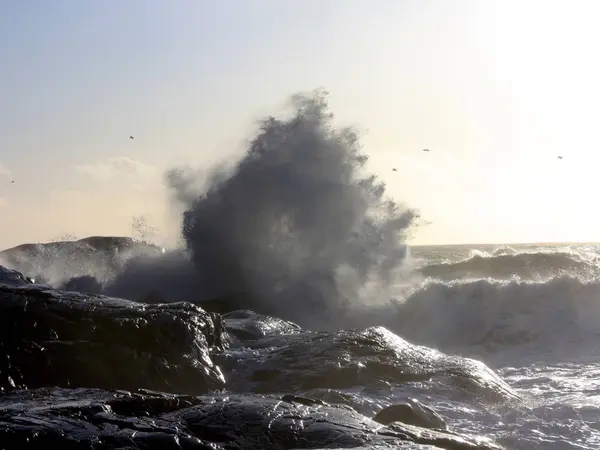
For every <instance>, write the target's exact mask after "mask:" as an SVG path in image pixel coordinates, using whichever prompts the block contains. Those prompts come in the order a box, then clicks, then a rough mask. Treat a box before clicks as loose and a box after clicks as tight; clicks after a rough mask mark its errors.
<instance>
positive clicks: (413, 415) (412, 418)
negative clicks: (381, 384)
mask: <svg viewBox="0 0 600 450" xmlns="http://www.w3.org/2000/svg"><path fill="white" fill-rule="evenodd" d="M373 420H374V421H375V422H379V423H380V424H382V425H389V424H390V423H392V422H402V423H405V424H408V425H416V426H418V427H422V428H437V429H440V430H446V429H447V425H446V423H445V422H444V419H443V418H442V416H440V415H439V414H438V413H436V412H435V411H434V410H433V409H431V408H429V407H427V406H425V405H423V404H422V403H421V402H419V401H418V400H416V399H409V400H408V401H407V402H406V403H401V404H397V405H391V406H388V407H387V408H383V409H382V410H381V411H379V412H378V413H377V415H376V416H375V417H373Z"/></svg>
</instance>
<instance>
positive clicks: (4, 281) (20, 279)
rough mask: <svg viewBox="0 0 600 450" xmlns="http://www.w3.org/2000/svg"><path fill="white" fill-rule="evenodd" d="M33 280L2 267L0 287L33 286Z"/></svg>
mask: <svg viewBox="0 0 600 450" xmlns="http://www.w3.org/2000/svg"><path fill="white" fill-rule="evenodd" d="M33 282H34V280H33V279H32V278H29V277H26V276H25V275H23V274H22V273H21V272H19V271H17V270H14V269H9V268H8V267H4V266H0V285H1V286H21V287H28V285H30V284H33Z"/></svg>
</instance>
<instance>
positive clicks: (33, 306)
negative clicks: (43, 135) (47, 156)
mask: <svg viewBox="0 0 600 450" xmlns="http://www.w3.org/2000/svg"><path fill="white" fill-rule="evenodd" d="M292 103H293V105H294V108H292V110H293V111H292V114H291V115H287V116H285V117H277V118H276V117H268V118H266V119H265V120H264V121H263V122H262V123H261V125H260V127H259V129H258V130H257V132H256V136H255V137H254V138H253V139H252V140H251V141H250V143H249V146H248V151H247V152H246V153H244V154H243V155H241V156H240V159H239V160H237V161H234V162H232V163H231V164H229V163H228V164H223V165H220V166H218V167H215V168H212V169H210V170H207V169H206V168H202V169H201V170H200V169H190V168H189V167H176V168H174V169H173V170H170V171H169V172H168V173H167V174H166V176H165V183H166V186H165V187H166V189H168V190H169V192H170V194H171V200H172V203H173V208H172V209H173V211H176V212H177V214H178V215H179V216H178V217H179V219H180V222H181V228H180V229H181V243H180V244H178V245H176V246H173V248H167V249H163V248H159V247H158V246H154V245H150V244H147V243H144V242H141V241H134V240H127V239H126V238H118V237H115V238H110V237H89V238H86V239H83V240H79V241H60V242H51V243H46V244H36V243H33V244H27V245H22V246H18V247H15V248H11V249H7V250H5V251H3V252H0V264H1V265H2V266H4V267H5V268H8V269H14V270H17V271H19V272H21V273H22V274H23V276H22V277H21V276H16V275H14V274H13V275H10V276H9V275H6V274H7V273H9V272H6V271H5V272H4V275H2V274H0V275H2V276H4V279H2V276H0V297H1V302H0V309H1V308H4V309H1V311H0V312H1V314H0V322H1V324H2V326H0V338H1V339H4V340H8V341H10V342H9V343H7V342H0V351H1V352H4V353H5V354H0V356H2V357H1V358H0V382H1V383H2V393H1V394H0V425H1V426H0V448H7V449H8V448H36V449H37V448H47V447H44V446H43V445H42V444H39V445H37V444H35V442H38V441H39V442H42V441H43V442H44V443H45V444H44V445H47V444H48V442H51V443H53V445H54V446H58V447H61V448H73V449H80V448H81V449H83V448H90V449H91V448H94V449H98V448H123V449H124V448H129V449H132V448H140V449H141V448H144V449H149V448H190V449H191V448H194V449H195V448H212V449H239V448H244V449H262V448H264V449H270V448H272V449H292V448H295V449H300V448H311V449H317V448H412V449H434V448H435V449H440V448H443V449H498V448H504V449H515V450H516V449H544V450H553V449H557V450H558V449H561V450H569V449H586V450H592V449H593V450H597V449H598V448H600V364H599V362H598V361H599V358H598V352H599V350H598V349H599V348H600V347H599V345H600V245H598V244H594V243H589V244H569V243H560V244H514V245H513V244H509V245H504V244H494V245H454V246H414V245H410V241H409V237H410V234H412V233H418V226H417V227H416V228H415V225H418V222H419V212H418V210H417V209H415V208H413V207H412V206H410V205H405V204H403V203H401V202H400V201H398V200H396V198H397V197H401V193H400V194H397V195H394V196H393V198H392V195H391V194H390V193H389V192H388V191H387V190H386V186H385V184H384V183H383V182H381V181H380V180H379V177H378V176H377V174H371V173H369V172H368V170H367V167H368V166H367V165H366V163H367V160H368V157H367V154H366V152H365V151H364V150H363V149H362V147H361V145H360V136H359V134H358V133H357V132H355V131H354V130H353V129H351V128H339V127H336V126H335V125H334V124H333V123H332V122H331V114H330V113H329V110H328V106H327V101H326V97H325V96H324V95H323V94H322V93H319V92H317V93H313V94H310V95H304V96H295V97H294V98H293V99H292ZM432 164H433V162H432ZM406 170H410V167H405V168H402V167H399V168H398V171H397V172H394V174H395V175H394V176H399V177H401V176H402V173H403V171H406ZM417 206H418V205H417ZM0 225H1V219H0ZM10 277H13V278H14V277H17V278H18V279H19V280H21V281H19V282H18V283H17V284H19V283H21V284H22V282H23V283H25V284H27V283H28V282H24V281H23V280H24V279H25V278H24V277H30V278H32V279H33V280H34V283H33V284H31V283H29V284H28V285H27V286H25V285H23V286H21V285H19V286H20V287H2V286H1V285H2V284H6V283H9V281H10V280H9V278H10ZM7 280H8V281H7ZM30 281H31V280H30ZM9 284H10V283H9ZM13 284H14V283H13ZM29 285H31V286H33V287H31V286H29ZM35 286H38V287H35ZM115 299H125V300H115ZM7 305H8V306H7ZM205 309H206V310H210V311H213V312H214V313H215V314H217V316H214V317H213V316H208V315H206V313H205V312H203V311H204V310H205ZM221 320H222V322H223V324H222V325H221V322H220V321H221ZM194 330H195V331H194ZM202 333H205V334H206V336H201V335H202ZM224 333H226V334H228V336H229V337H226V336H225V334H224ZM1 339H0V341H1ZM17 361H21V365H20V366H19V364H17ZM109 361H110V364H109ZM111 364H112V365H111ZM28 367H30V369H28ZM137 388H144V389H147V390H148V389H150V390H151V392H149V391H147V390H146V391H144V392H142V393H139V394H136V395H137V397H135V396H131V395H129V394H126V393H124V391H131V390H135V389H137ZM90 389H96V390H94V391H93V392H92V391H90ZM97 389H100V391H97ZM182 391H185V393H188V394H190V395H191V394H194V395H195V394H198V395H204V396H205V397H202V399H201V400H198V399H196V400H194V399H193V398H192V397H188V398H186V399H185V401H184V400H181V401H180V400H177V401H176V400H173V397H161V398H162V400H158V397H157V396H159V395H163V394H160V393H159V392H163V393H164V392H167V393H169V395H174V394H178V393H180V392H182ZM128 395H129V396H128ZM164 395H167V394H164ZM207 395H210V396H212V397H211V399H209V398H208V397H206V396H207ZM119 396H121V397H122V398H121V397H119ZM261 396H263V397H261ZM265 396H266V397H265ZM273 396H278V397H273ZM282 396H283V397H282ZM109 397H110V399H112V400H107V399H108V398H109ZM116 397H119V398H120V400H119V399H117V400H115V398H116ZM125 397H126V399H125ZM267 397H268V398H267ZM215 399H216V400H215ZM115 402H116V403H115ZM119 402H121V403H119ZM123 402H124V403H123ZM136 402H137V403H136ZM140 402H141V403H140ZM269 402H270V403H269ZM407 402H413V403H410V405H412V406H411V407H410V408H413V409H414V408H417V409H418V408H421V411H425V409H426V410H427V411H428V413H425V415H426V416H427V417H429V419H431V418H432V417H435V420H434V419H431V420H429V419H427V420H424V421H423V420H421V422H419V423H420V424H421V426H423V427H425V428H427V427H430V428H431V427H433V428H436V429H438V430H439V429H440V426H439V425H440V423H442V422H443V423H444V424H445V425H444V427H447V430H449V431H448V432H452V433H455V435H453V436H456V435H458V436H463V437H467V436H470V438H468V439H471V438H473V439H474V440H473V441H469V442H475V441H477V439H480V441H477V442H479V444H475V443H472V444H468V443H467V442H466V441H460V442H459V441H457V440H456V439H457V438H456V437H452V436H450V435H448V434H443V435H440V434H435V436H437V437H435V436H434V435H433V434H431V433H433V432H425V431H423V430H422V429H421V428H418V429H415V428H407V427H408V422H407V424H406V426H405V428H402V429H399V428H397V427H396V428H394V427H392V428H389V427H387V425H386V427H384V428H381V427H382V426H383V425H377V426H376V424H375V422H373V421H371V419H372V418H375V417H376V416H377V415H378V414H379V413H381V412H382V411H383V410H385V411H388V412H389V410H387V409H386V408H390V407H393V406H394V405H401V404H403V405H406V404H407ZM414 402H418V403H414ZM184 403H185V404H186V405H187V406H186V407H185V408H184V406H183V405H184ZM99 405H100V406H99ZM215 405H217V406H215ZM219 405H220V406H219ZM336 405H338V406H336ZM339 405H342V406H339ZM415 405H422V406H418V407H417V406H415ZM182 408H183V409H182ZM207 408H209V409H210V408H213V409H210V410H209V409H207ZM215 408H217V409H215ZM328 408H329V409H328ZM410 408H409V409H410ZM423 408H425V409H423ZM411 414H412V413H411ZM409 416H410V417H409ZM66 417H68V420H67V419H66ZM411 417H413V416H411V415H408V416H407V415H404V416H401V417H400V416H396V418H397V422H403V421H409V422H410V421H411V420H412V419H411ZM413 418H414V417H413ZM380 420H381V419H380ZM432 421H433V422H435V423H434V424H433V425H432V423H433V422H432ZM414 424H415V422H414V421H413V425H414ZM436 424H437V425H436ZM390 426H391V425H390ZM444 427H442V428H444ZM27 433H29V434H27ZM428 433H429V434H428ZM436 433H437V432H436ZM184 434H185V439H187V440H185V442H187V443H188V444H189V445H188V446H185V445H184V444H183V442H184V438H183V436H184ZM100 435H102V436H103V437H102V436H100ZM10 436H12V437H10ZM15 436H18V437H19V439H21V440H14V439H17V438H16V437H15ZM23 436H26V437H23ZM99 436H100V437H99ZM115 436H116V437H115ZM432 436H434V437H432ZM9 437H10V439H13V437H14V439H13V440H12V441H10V442H12V444H11V445H9V444H6V443H3V442H2V441H1V440H2V439H9ZM36 439H37V441H36ZM44 439H45V440H44ZM110 439H113V440H112V441H110ZM115 439H116V440H115ZM169 439H170V440H169ZM194 439H195V440H194ZM394 439H395V440H396V441H394V442H396V444H393V443H392V444H390V442H392V441H393V440H394ZM403 439H406V440H407V442H409V441H410V442H412V443H413V444H414V445H412V446H408V445H407V446H402V447H400V446H399V444H398V443H397V442H400V441H401V440H403ZM465 439H467V438H465ZM192 440H194V441H193V442H195V444H193V445H192V444H190V442H192ZM199 440H205V441H206V442H205V443H204V444H200V443H199ZM482 440H486V441H485V442H488V444H485V443H483V442H484V441H482ZM109 441H110V442H117V441H118V442H119V444H118V445H117V444H114V445H112V444H110V445H109V444H107V442H109ZM167 441H168V443H169V445H168V446H167V444H166V442H167ZM6 442H8V441H6ZM15 442H18V443H19V445H17V444H15ZM124 442H125V443H124ZM32 443H33V444H32ZM161 443H163V444H164V445H165V446H161V445H163V444H161ZM25 444H27V445H25ZM34 444H35V445H34ZM66 444H69V445H68V446H65V445H66ZM101 444H102V445H101ZM36 445H37V446H36ZM186 445H187V444H186ZM58 447H57V448H58Z"/></svg>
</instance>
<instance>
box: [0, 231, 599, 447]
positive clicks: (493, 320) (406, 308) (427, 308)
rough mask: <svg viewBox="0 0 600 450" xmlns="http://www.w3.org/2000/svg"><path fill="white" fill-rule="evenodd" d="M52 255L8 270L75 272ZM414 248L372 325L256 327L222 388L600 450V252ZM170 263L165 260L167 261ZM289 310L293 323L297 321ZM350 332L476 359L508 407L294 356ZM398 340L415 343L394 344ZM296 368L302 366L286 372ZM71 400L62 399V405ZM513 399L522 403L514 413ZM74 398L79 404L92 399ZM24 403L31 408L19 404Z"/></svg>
mask: <svg viewBox="0 0 600 450" xmlns="http://www.w3.org/2000/svg"><path fill="white" fill-rule="evenodd" d="M111 239H112V238H111ZM86 245H87V244H86ZM139 245H140V249H139V252H140V253H141V254H143V255H144V258H148V251H149V250H148V247H147V246H145V245H142V244H141V243H140V244H139ZM52 246H53V247H52V248H53V252H52V253H51V254H52V257H53V259H52V260H48V255H49V252H48V250H47V249H46V250H39V249H41V248H43V246H37V247H36V248H37V249H38V250H37V252H36V251H34V252H33V253H32V250H31V248H28V250H27V251H28V253H27V255H28V256H27V257H24V256H23V254H22V253H20V252H19V251H18V250H14V249H12V250H8V251H5V252H2V253H0V258H2V260H3V262H5V264H6V261H12V263H13V265H21V266H23V267H25V266H26V267H28V268H29V269H30V270H33V269H32V267H34V266H35V264H34V263H35V260H36V258H37V264H38V265H40V266H44V264H43V263H42V262H41V261H42V260H45V261H46V265H52V266H54V267H56V266H59V265H60V262H61V261H62V260H63V259H65V258H67V259H68V260H69V261H72V259H73V248H72V247H73V243H58V244H57V243H54V244H52ZM407 250H408V251H407V256H406V258H407V261H406V263H405V265H408V266H410V267H411V272H408V273H407V272H406V271H403V273H402V276H403V280H405V282H404V283H402V284H398V285H395V290H396V292H395V293H394V292H393V291H394V289H392V296H391V297H390V298H389V299H388V300H387V302H379V303H377V304H376V305H375V306H374V309H376V310H377V313H376V314H371V315H365V314H363V315H362V316H363V319H362V323H360V324H359V323H358V322H357V319H356V317H354V316H351V315H349V316H346V318H345V319H340V322H335V325H334V326H329V327H325V328H327V329H328V330H329V331H327V332H326V334H319V333H323V332H322V331H320V330H321V329H323V327H319V326H315V327H311V326H310V320H309V321H308V323H304V324H303V327H302V328H301V327H299V326H297V325H295V326H292V325H288V324H287V323H286V322H280V321H279V322H278V320H279V319H268V320H265V319H263V320H256V322H255V323H254V324H253V325H252V327H254V328H255V329H259V328H262V329H263V331H262V332H263V333H264V334H265V336H266V343H263V342H262V341H260V340H259V341H253V340H251V341H247V342H244V343H242V345H234V346H233V347H232V348H230V349H229V350H228V351H226V352H224V353H222V354H220V355H217V356H215V357H214V358H215V363H216V364H218V365H219V366H220V367H221V369H222V370H223V373H224V374H225V378H226V379H227V380H228V381H227V385H226V390H228V391H229V392H231V393H244V392H274V393H282V394H289V393H290V391H289V390H286V388H287V386H288V384H289V385H290V386H293V387H291V388H289V389H291V391H292V393H293V394H298V395H307V396H308V397H310V398H319V399H322V400H324V401H327V402H329V403H333V404H336V403H341V404H344V405H347V406H351V407H352V408H354V409H355V410H356V411H357V412H359V413H360V414H364V415H365V416H367V417H373V416H375V414H377V413H378V412H379V411H380V410H381V409H382V408H384V407H386V406H388V405H393V404H397V403H402V402H405V401H406V400H407V399H408V398H412V399H417V400H418V401H419V402H421V404H424V405H426V406H427V407H429V408H432V409H433V410H434V411H435V412H436V413H438V414H439V415H440V416H441V417H442V418H443V420H444V421H445V423H446V424H447V426H448V428H449V429H450V430H452V431H455V432H459V433H464V434H465V435H474V436H478V437H480V438H488V439H490V440H492V441H493V442H495V443H496V444H499V445H501V446H502V447H503V448H506V449H531V448H540V449H597V448H599V446H600V381H599V380H600V377H599V375H600V364H599V363H598V355H597V353H598V348H599V346H598V344H599V343H600V331H599V324H600V313H599V310H600V307H599V305H600V303H599V302H600V284H599V280H598V275H597V273H596V271H597V270H599V269H600V266H599V265H598V264H597V261H598V257H599V256H600V246H599V245H595V244H543V245H535V244H530V245H489V246H469V245H463V246H431V247H408V249H407ZM135 252H136V251H135V249H132V248H130V249H128V250H127V252H126V253H124V256H123V261H122V263H123V264H124V265H126V264H127V261H135V260H136V259H135V258H136V256H135ZM109 254H112V253H111V252H109ZM162 254H163V253H162V251H157V255H162ZM65 255H67V256H65ZM111 257H112V256H111ZM11 258H12V259H11ZM77 258H79V260H80V261H83V260H87V261H88V264H84V266H85V267H87V270H89V268H91V267H94V265H95V266H96V267H100V268H101V270H102V271H105V270H106V264H105V263H102V264H99V256H98V252H97V251H96V250H94V251H93V252H91V253H88V254H86V253H85V252H84V251H83V250H82V251H80V253H79V254H78V256H77ZM103 258H104V259H106V256H103ZM79 266H81V264H79ZM19 268H22V267H19ZM117 272H118V270H117ZM37 275H38V276H39V275H40V274H37ZM94 275H95V276H97V275H98V273H95V274H94ZM63 276H64V277H67V275H65V274H63ZM65 279H66V278H65ZM5 281H6V280H5ZM55 281H56V280H55ZM240 302H241V304H240V305H239V306H240V308H244V309H253V307H255V306H256V307H262V306H264V305H262V304H253V303H252V300H246V299H242V300H240ZM245 302H248V303H245ZM200 305H201V306H202V303H200ZM383 305H385V306H383ZM255 309H256V308H255ZM289 311H290V313H289V314H287V317H286V318H288V319H289V318H290V316H292V317H293V315H294V314H295V312H296V311H297V310H296V309H290V310H289ZM363 311H364V310H363ZM338 312H339V311H338ZM224 317H225V318H226V320H225V323H226V326H227V327H228V330H229V331H230V333H233V334H232V335H235V334H236V330H238V329H241V328H243V326H242V327H239V326H238V322H239V320H238V319H239V318H242V319H244V320H246V319H248V316H247V314H246V313H243V314H239V313H233V314H230V315H227V314H226V315H225V316H224ZM306 317H307V315H306V314H302V315H301V316H299V317H298V319H301V320H306ZM344 320H348V321H350V322H352V325H353V326H354V327H358V328H354V329H358V330H364V329H365V327H373V326H375V327H377V326H383V327H385V329H387V330H389V332H391V333H393V334H390V335H386V334H385V332H384V333H383V334H381V332H380V331H375V332H374V333H375V335H373V331H367V332H366V335H368V336H370V337H369V339H374V342H376V343H377V345H380V346H384V347H385V346H392V347H395V348H398V346H399V347H402V349H401V350H400V351H399V353H397V355H404V356H396V358H398V357H400V358H407V357H408V356H406V355H407V353H406V352H408V354H410V352H412V351H414V348H413V347H410V346H412V345H421V346H424V347H422V348H423V349H425V350H417V351H418V352H423V351H424V352H425V353H423V354H422V355H421V357H416V359H415V360H414V361H416V362H413V363H409V365H410V364H428V362H427V361H429V362H430V363H431V364H432V365H434V366H435V365H439V364H441V365H442V366H444V364H446V363H444V362H443V361H442V362H440V360H439V358H440V356H439V354H436V353H435V352H434V351H435V350H439V351H441V352H443V354H447V355H459V356H463V357H467V358H471V359H474V360H476V361H480V362H482V363H484V364H485V365H486V366H487V367H488V368H489V369H491V370H492V371H493V372H494V373H495V374H496V375H497V376H498V377H499V381H498V382H500V383H502V382H504V383H506V389H508V390H509V391H510V395H509V397H511V401H509V402H505V401H498V399H492V400H490V399H489V398H486V397H489V395H488V394H489V392H488V393H485V389H483V390H481V391H480V389H481V386H480V387H478V388H477V389H476V391H477V392H476V393H477V395H470V394H469V395H467V393H466V391H464V390H463V389H462V388H461V389H458V390H457V389H455V388H456V386H457V383H456V380H453V381H452V382H451V383H450V384H451V385H453V386H454V387H453V388H451V389H449V388H448V386H446V385H445V382H444V381H440V380H436V378H435V376H434V377H433V378H432V379H431V380H430V382H431V383H432V384H428V382H424V381H418V382H406V381H403V380H402V379H401V377H400V378H398V377H397V376H392V377H391V378H390V374H389V364H388V363H385V362H383V361H384V357H383V356H381V358H382V359H381V360H377V363H378V364H383V365H384V366H385V365H386V364H388V366H386V367H388V369H381V368H380V369H376V370H375V371H374V372H373V373H372V374H370V375H369V376H366V377H365V376H363V381H362V382H359V383H354V384H352V383H351V384H350V385H345V384H344V383H342V384H340V383H338V382H335V381H332V379H335V377H336V376H337V375H335V373H328V372H327V373H326V375H321V376H322V377H323V380H324V381H322V382H314V381H311V380H313V379H314V373H312V372H313V371H316V372H318V371H320V370H323V369H322V368H321V365H322V364H323V360H318V358H317V357H314V355H313V356H311V358H308V360H307V358H306V357H305V355H304V354H303V353H302V352H306V351H308V352H313V353H314V354H321V353H322V352H323V351H322V350H321V349H320V348H317V344H314V346H315V348H316V349H312V350H310V349H309V350H306V349H304V350H302V349H300V348H297V349H296V350H293V349H294V346H295V345H296V344H297V342H296V339H298V336H302V333H304V332H305V331H303V330H309V329H310V330H312V331H310V332H311V333H317V334H316V335H318V336H320V337H319V339H320V340H321V339H333V340H334V341H335V340H340V339H342V340H343V339H346V337H345V336H346V335H345V334H344V333H346V332H345V331H343V330H342V329H337V326H338V325H339V324H341V325H344V323H343V321H344ZM282 323H283V325H282ZM317 323H319V322H317ZM254 328H253V329H254ZM349 328H350V327H349V326H346V327H343V329H349ZM264 330H267V331H266V332H264ZM378 330H383V329H378ZM161 332H163V331H161ZM373 336H375V337H373ZM400 338H402V339H405V340H406V341H398V342H395V340H396V339H400ZM390 339H391V340H390ZM352 342H354V341H348V342H347V343H346V344H344V345H345V346H344V347H342V350H343V352H344V354H345V355H346V356H345V357H344V358H342V359H345V360H347V362H348V364H353V357H352V356H348V355H352V354H354V355H355V357H356V358H357V359H356V360H354V362H355V363H356V364H358V365H359V366H360V365H361V364H363V360H362V359H361V358H362V357H363V356H364V350H357V349H358V347H356V348H353V346H355V345H356V344H355V343H352ZM311 345H312V344H311ZM336 345H337V344H336ZM407 346H408V347H407ZM273 349H276V352H277V351H279V350H281V349H285V351H286V352H288V353H289V352H291V353H290V355H291V356H290V355H288V357H287V358H288V359H287V360H286V359H285V358H284V359H278V358H279V356H276V355H275V356H274V354H273V353H272V352H273ZM295 351H297V352H298V353H297V354H296V353H294V352H295ZM327 351H331V350H327ZM264 352H271V353H268V355H267V354H265V353H264ZM428 352H434V353H428ZM303 355H304V356H303ZM337 357H338V355H336V354H334V353H332V354H331V362H332V363H334V364H339V362H336V360H335V358H337ZM265 358H266V359H265ZM348 358H349V359H348ZM377 358H380V357H379V356H377ZM411 358H413V357H409V359H411ZM419 358H421V359H420V360H419ZM269 360H270V361H271V363H270V364H271V365H273V364H274V365H275V366H274V367H276V368H277V369H278V370H284V368H287V370H290V373H291V375H290V376H292V378H291V380H293V381H292V382H289V381H288V382H283V383H282V382H281V381H273V380H271V381H270V382H269V383H270V384H269V383H266V384H265V383H263V384H261V386H260V387H256V386H254V387H253V386H251V383H250V381H249V380H252V379H255V378H256V377H255V376H253V375H252V373H253V372H252V371H253V370H258V369H257V368H259V369H260V370H266V369H265V368H264V367H265V364H267V361H269ZM278 361H279V362H278ZM286 361H287V362H286ZM300 361H302V362H300ZM324 361H327V358H325V360H324ZM290 366H295V367H294V368H293V369H290ZM328 370H329V369H328ZM403 370H404V369H403ZM444 370H447V368H446V369H444ZM469 370H473V371H474V373H475V374H476V377H482V378H483V379H485V378H488V377H489V374H488V375H486V372H485V370H487V369H485V370H484V369H483V368H479V367H477V366H475V368H472V369H469ZM482 370H483V371H482ZM294 383H295V384H294ZM360 383H362V384H360ZM459 385H460V383H459ZM282 386H283V387H282ZM490 386H491V388H490V389H491V392H492V393H494V395H495V394H498V392H500V394H498V396H499V397H502V396H503V395H504V394H502V393H501V391H503V390H504V388H502V387H501V386H500V387H499V388H498V386H497V385H495V382H494V381H493V380H492V381H491V384H490ZM467 391H469V389H467ZM31 392H35V390H34V391H31ZM507 392H508V391H507ZM4 395H5V398H4V402H6V401H9V400H10V397H6V395H7V394H4ZM69 395H70V394H68V393H67V394H65V392H64V391H61V393H60V398H61V399H63V398H64V397H65V396H66V397H69ZM94 395H97V394H94ZM513 395H514V396H515V398H518V400H516V401H515V400H514V398H512V396H513ZM77 396H78V398H81V396H82V394H77ZM83 397H84V398H85V395H84V396H83ZM48 401H51V400H49V399H48V396H47V394H43V398H41V399H40V398H36V400H35V401H34V405H39V404H40V403H42V404H45V403H47V402H48ZM9 403H10V402H9ZM16 403H19V404H21V403H22V399H20V398H19V401H18V402H16ZM69 404H70V403H69ZM7 448H8V447H7ZM273 448H275V447H273ZM277 448H284V447H277ZM286 448H287V447H286ZM311 448H313V447H311ZM382 448H383V447H382ZM415 448H417V447H415ZM418 448H420V447H418ZM423 448H426V447H423ZM441 448H453V447H441Z"/></svg>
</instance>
